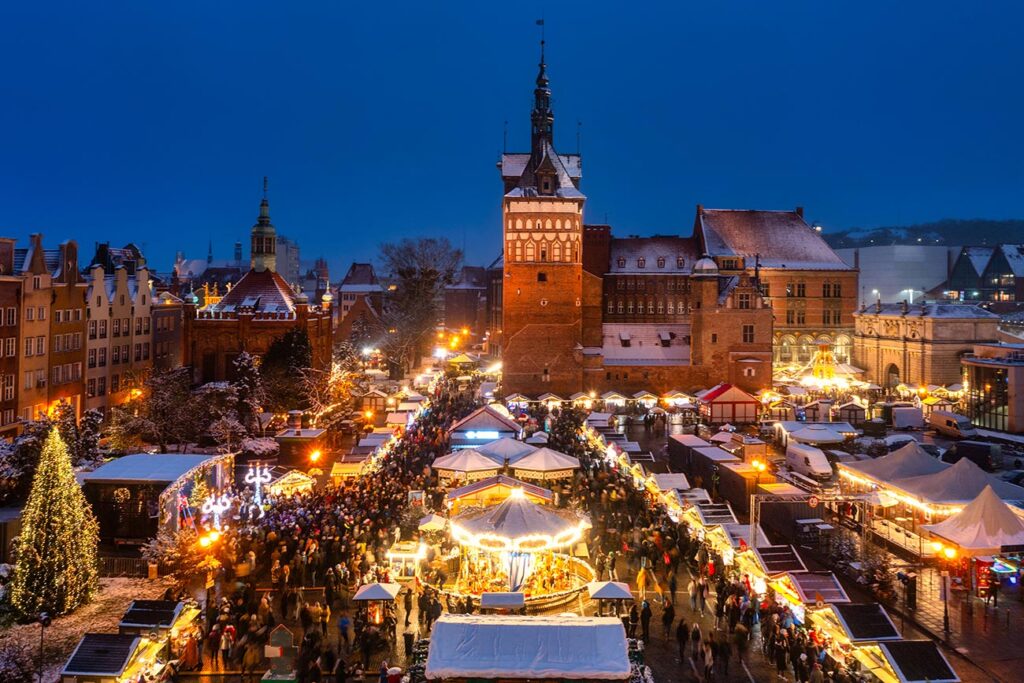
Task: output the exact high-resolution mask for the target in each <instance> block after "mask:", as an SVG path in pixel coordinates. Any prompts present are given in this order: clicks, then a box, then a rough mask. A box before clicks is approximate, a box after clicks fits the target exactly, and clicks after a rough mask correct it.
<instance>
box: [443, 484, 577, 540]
mask: <svg viewBox="0 0 1024 683" xmlns="http://www.w3.org/2000/svg"><path fill="white" fill-rule="evenodd" d="M588 526H589V522H588V521H587V520H586V519H584V518H580V517H578V516H576V515H574V514H573V513H571V512H567V511H564V510H557V509H554V508H551V507H548V506H544V505H540V504H538V503H534V502H533V501H531V500H529V499H527V498H526V495H525V494H524V493H523V491H522V489H514V490H513V492H512V495H510V496H509V497H508V498H506V499H505V500H503V501H502V502H501V503H499V504H498V505H495V506H493V507H489V508H484V509H483V510H472V511H470V512H465V513H463V514H461V515H459V516H458V517H455V518H454V519H452V520H451V528H452V536H453V537H454V538H455V540H456V541H458V542H459V543H461V544H463V545H469V546H473V547H478V548H483V549H485V550H492V551H511V550H522V551H530V550H551V549H554V548H561V547H565V546H567V545H572V544H574V543H576V542H577V541H578V540H579V538H580V534H581V533H582V531H583V529H584V528H586V527H588Z"/></svg>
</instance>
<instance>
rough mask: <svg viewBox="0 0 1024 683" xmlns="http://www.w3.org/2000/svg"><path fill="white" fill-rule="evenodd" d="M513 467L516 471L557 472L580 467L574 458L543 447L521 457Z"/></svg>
mask: <svg viewBox="0 0 1024 683" xmlns="http://www.w3.org/2000/svg"><path fill="white" fill-rule="evenodd" d="M513 467H514V468H515V469H516V471H519V470H528V471H530V472H558V471H561V470H577V469H579V467H580V461H579V458H574V457H572V456H571V455H566V454H565V453H560V452H559V451H556V450H552V449H550V448H548V447H546V446H545V447H544V448H538V449H537V450H535V451H534V452H533V453H529V454H528V455H525V456H523V457H522V458H520V459H519V460H517V461H516V462H515V464H514V465H513Z"/></svg>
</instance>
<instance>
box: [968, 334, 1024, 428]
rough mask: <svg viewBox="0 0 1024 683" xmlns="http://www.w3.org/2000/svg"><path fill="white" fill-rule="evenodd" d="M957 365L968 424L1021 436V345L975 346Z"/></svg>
mask: <svg viewBox="0 0 1024 683" xmlns="http://www.w3.org/2000/svg"><path fill="white" fill-rule="evenodd" d="M961 364H962V366H963V384H964V391H965V400H964V404H965V412H966V414H967V417H968V418H970V420H971V422H973V423H974V424H975V425H977V426H978V427H981V428H983V429H994V430H998V431H1002V432H1013V433H1017V434H1019V433H1022V432H1024V344H1000V343H990V344H976V345H975V346H974V348H973V349H972V351H971V353H968V354H965V355H964V356H963V357H962V358H961Z"/></svg>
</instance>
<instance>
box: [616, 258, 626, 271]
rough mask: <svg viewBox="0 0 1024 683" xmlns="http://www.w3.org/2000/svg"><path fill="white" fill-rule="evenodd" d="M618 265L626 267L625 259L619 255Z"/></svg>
mask: <svg viewBox="0 0 1024 683" xmlns="http://www.w3.org/2000/svg"><path fill="white" fill-rule="evenodd" d="M618 265H619V268H625V267H626V259H624V258H622V257H621V256H620V257H619V259H618Z"/></svg>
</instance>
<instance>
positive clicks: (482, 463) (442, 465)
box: [431, 448, 503, 472]
mask: <svg viewBox="0 0 1024 683" xmlns="http://www.w3.org/2000/svg"><path fill="white" fill-rule="evenodd" d="M502 464H503V463H500V462H497V461H496V460H495V459H494V458H490V457H488V456H486V455H484V454H482V453H480V452H479V451H477V450H475V449H473V448H463V449H462V450H459V451H455V452H454V453H449V454H448V455H443V456H441V457H440V458H437V459H436V460H434V464H433V465H431V467H432V468H434V469H435V470H450V471H453V472H486V471H488V470H497V469H498V468H499V467H501V466H502Z"/></svg>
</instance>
